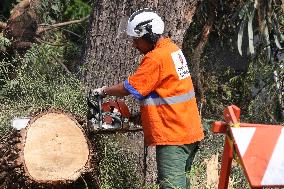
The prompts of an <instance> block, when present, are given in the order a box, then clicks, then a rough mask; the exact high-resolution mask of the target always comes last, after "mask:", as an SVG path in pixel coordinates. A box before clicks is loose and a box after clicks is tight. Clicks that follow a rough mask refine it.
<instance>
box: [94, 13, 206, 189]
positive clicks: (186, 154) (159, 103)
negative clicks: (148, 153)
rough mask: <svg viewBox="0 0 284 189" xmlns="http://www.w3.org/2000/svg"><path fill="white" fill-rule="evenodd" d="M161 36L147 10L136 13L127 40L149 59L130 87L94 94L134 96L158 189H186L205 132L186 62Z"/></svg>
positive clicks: (157, 19)
mask: <svg viewBox="0 0 284 189" xmlns="http://www.w3.org/2000/svg"><path fill="white" fill-rule="evenodd" d="M163 32H164V22H163V21H162V19H161V18H160V16H158V15H157V14H156V13H154V12H152V11H150V10H149V9H143V10H139V11H137V12H135V13H133V14H132V15H131V16H130V18H129V20H128V25H127V34H128V35H129V36H131V37H132V38H133V47H135V48H136V49H138V50H139V51H140V52H141V53H143V54H144V55H145V56H144V58H143V59H142V61H141V63H140V65H139V67H138V68H137V70H136V72H135V73H134V74H133V75H131V76H129V77H128V79H127V80H126V81H124V82H123V83H120V84H117V85H113V86H109V87H102V88H99V89H95V90H94V92H96V93H99V94H101V95H103V96H106V95H111V96H126V95H129V94H132V95H133V96H134V97H135V98H136V99H138V100H139V101H140V104H141V121H142V127H143V132H144V141H145V145H146V146H156V155H157V157H156V161H157V169H158V183H159V185H160V188H162V189H168V188H186V172H188V171H189V170H190V166H191V163H192V161H193V157H194V155H195V153H196V150H197V147H198V143H199V141H200V140H202V139H203V137H204V136H203V129H202V126H201V121H200V117H199V113H198V109H197V104H196V99H195V93H194V89H193V84H192V81H191V77H190V73H189V70H188V67H187V62H186V60H185V57H184V55H183V53H182V51H181V50H180V49H179V48H178V47H177V46H176V45H175V44H174V43H173V42H172V41H171V40H170V38H166V37H163V36H162V34H163Z"/></svg>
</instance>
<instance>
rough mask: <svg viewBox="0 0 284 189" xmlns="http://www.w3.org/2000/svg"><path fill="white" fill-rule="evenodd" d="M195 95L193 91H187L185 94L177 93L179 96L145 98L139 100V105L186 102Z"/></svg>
mask: <svg viewBox="0 0 284 189" xmlns="http://www.w3.org/2000/svg"><path fill="white" fill-rule="evenodd" d="M194 97H195V92H194V91H193V90H192V91H189V92H188V93H186V94H183V95H179V96H172V97H166V98H161V97H157V98H151V97H149V98H146V99H144V100H142V101H141V105H143V106H149V105H156V106H158V105H162V104H176V103H181V102H186V101H188V100H191V99H193V98H194Z"/></svg>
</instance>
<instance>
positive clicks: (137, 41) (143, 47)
mask: <svg viewBox="0 0 284 189" xmlns="http://www.w3.org/2000/svg"><path fill="white" fill-rule="evenodd" d="M132 46H133V47H134V48H136V49H138V50H139V51H140V52H141V53H142V54H147V53H148V52H149V51H151V50H152V45H151V44H149V43H148V42H147V41H146V40H144V39H143V38H142V37H139V38H133V39H132Z"/></svg>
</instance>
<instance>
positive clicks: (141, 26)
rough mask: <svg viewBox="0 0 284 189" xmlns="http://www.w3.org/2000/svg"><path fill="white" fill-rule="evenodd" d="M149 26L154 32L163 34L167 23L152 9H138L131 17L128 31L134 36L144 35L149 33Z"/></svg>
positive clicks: (128, 33)
mask: <svg viewBox="0 0 284 189" xmlns="http://www.w3.org/2000/svg"><path fill="white" fill-rule="evenodd" d="M147 27H148V28H150V29H151V31H152V33H155V34H162V33H163V32H164V27H165V24H164V22H163V20H162V19H161V17H160V16H159V15H157V14H156V13H154V12H152V11H151V10H150V9H142V10H138V11H136V12H134V13H133V14H132V15H131V16H130V17H129V19H128V24H127V31H126V33H127V35H129V36H132V37H142V36H143V35H145V34H146V33H149V32H148V31H147V29H146V28H147Z"/></svg>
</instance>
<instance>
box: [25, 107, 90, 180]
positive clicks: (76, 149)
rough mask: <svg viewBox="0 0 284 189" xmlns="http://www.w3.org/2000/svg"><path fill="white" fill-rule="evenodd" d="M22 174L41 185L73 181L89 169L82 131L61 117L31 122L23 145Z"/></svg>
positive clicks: (52, 115)
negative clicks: (23, 170) (24, 171)
mask: <svg viewBox="0 0 284 189" xmlns="http://www.w3.org/2000/svg"><path fill="white" fill-rule="evenodd" d="M23 146H24V148H23V157H22V158H23V160H24V165H25V170H26V173H27V174H28V176H30V178H31V179H32V180H35V181H37V182H43V183H56V182H66V181H75V180H77V179H78V177H79V176H80V175H81V174H82V173H83V172H84V171H85V169H86V166H88V162H89V155H90V150H89V146H88V142H87V139H86V136H85V134H84V131H83V129H82V128H81V126H80V125H79V124H78V123H77V121H76V120H74V119H72V117H70V116H68V115H66V114H64V113H56V112H49V113H44V114H41V115H39V116H37V117H35V118H34V119H32V120H31V122H30V123H29V125H28V127H27V128H26V133H25V137H24V141H23Z"/></svg>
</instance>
